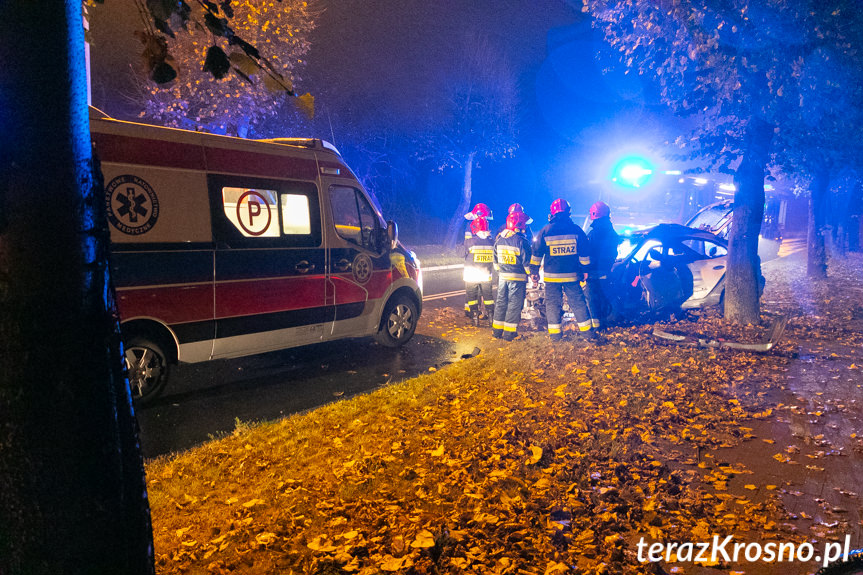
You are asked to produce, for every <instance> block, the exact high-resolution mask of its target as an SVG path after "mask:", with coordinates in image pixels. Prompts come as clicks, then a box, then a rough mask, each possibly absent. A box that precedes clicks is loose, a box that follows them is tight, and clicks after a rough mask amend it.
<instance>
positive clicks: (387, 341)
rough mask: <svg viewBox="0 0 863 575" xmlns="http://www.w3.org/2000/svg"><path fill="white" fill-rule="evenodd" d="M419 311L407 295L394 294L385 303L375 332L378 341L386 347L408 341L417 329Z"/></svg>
mask: <svg viewBox="0 0 863 575" xmlns="http://www.w3.org/2000/svg"><path fill="white" fill-rule="evenodd" d="M418 319H419V311H418V310H417V306H416V304H415V303H414V302H413V300H411V299H410V298H409V297H407V296H404V295H400V296H396V297H395V298H393V299H392V300H390V301H389V303H387V306H386V308H385V309H384V315H383V318H382V319H381V328H380V331H378V334H377V340H378V343H380V344H381V345H383V346H386V347H398V346H400V345H403V344H405V343H407V342H408V340H409V339H410V338H411V337H413V335H414V332H415V331H416V329H417V320H418Z"/></svg>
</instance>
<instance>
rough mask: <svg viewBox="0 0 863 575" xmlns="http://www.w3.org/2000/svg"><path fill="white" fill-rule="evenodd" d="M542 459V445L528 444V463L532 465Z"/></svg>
mask: <svg viewBox="0 0 863 575" xmlns="http://www.w3.org/2000/svg"><path fill="white" fill-rule="evenodd" d="M540 459H542V447H537V446H536V445H531V446H530V457H529V458H528V460H527V464H528V465H533V464H534V463H536V462H538V461H539V460H540Z"/></svg>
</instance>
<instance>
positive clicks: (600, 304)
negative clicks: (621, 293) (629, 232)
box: [586, 202, 620, 329]
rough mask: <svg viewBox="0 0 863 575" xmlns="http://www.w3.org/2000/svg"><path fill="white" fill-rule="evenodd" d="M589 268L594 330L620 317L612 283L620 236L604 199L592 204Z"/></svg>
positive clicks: (588, 292)
mask: <svg viewBox="0 0 863 575" xmlns="http://www.w3.org/2000/svg"><path fill="white" fill-rule="evenodd" d="M590 220H591V221H590V230H589V231H588V232H587V240H588V244H589V245H590V269H589V270H588V272H587V292H586V295H587V307H588V309H589V310H590V318H591V323H592V327H593V328H594V329H602V328H604V327H606V325H607V324H608V323H609V322H611V321H616V320H617V319H618V318H619V317H620V304H619V299H618V297H617V293H616V292H615V290H614V287H613V285H612V282H611V266H612V265H614V261H615V260H616V259H617V246H618V244H620V236H618V235H617V232H615V231H614V227H613V226H612V225H611V210H610V209H609V207H608V204H606V203H605V202H596V203H595V204H593V205H592V206H590Z"/></svg>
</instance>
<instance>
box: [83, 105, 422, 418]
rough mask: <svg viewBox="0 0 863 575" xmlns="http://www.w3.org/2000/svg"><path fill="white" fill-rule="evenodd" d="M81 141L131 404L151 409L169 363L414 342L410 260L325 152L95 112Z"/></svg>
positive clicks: (290, 141) (372, 205) (414, 265)
mask: <svg viewBox="0 0 863 575" xmlns="http://www.w3.org/2000/svg"><path fill="white" fill-rule="evenodd" d="M90 126H91V134H92V139H93V143H94V146H95V151H96V155H97V156H98V158H99V160H100V161H101V167H102V173H103V175H104V178H105V208H106V212H107V219H108V225H109V228H110V235H111V270H112V276H113V281H114V286H115V289H116V294H117V307H118V310H119V315H120V322H121V332H122V335H123V341H124V345H125V354H126V363H127V367H128V371H129V382H130V385H131V389H132V394H133V397H135V398H136V400H137V401H139V402H146V401H147V400H151V399H153V398H155V397H156V396H158V395H159V394H160V393H161V392H162V391H163V389H164V388H165V386H166V385H167V383H168V379H169V373H170V371H171V368H172V366H174V365H176V364H177V363H179V362H184V363H195V362H202V361H208V360H213V359H220V358H233V357H241V356H247V355H252V354H258V353H263V352H268V351H273V350H278V349H285V348H291V347H297V346H304V345H308V344H313V343H317V342H323V341H330V340H337V339H345V338H355V337H364V336H374V337H375V338H376V339H377V341H378V342H380V344H381V345H384V346H388V347H397V346H400V345H403V344H404V343H406V342H407V341H408V340H410V339H411V337H412V336H413V334H414V330H415V329H416V325H417V321H418V319H419V316H420V312H421V310H422V272H421V270H420V264H419V261H418V260H417V258H416V256H415V255H414V254H413V253H412V252H411V251H410V250H408V249H406V248H405V247H404V246H403V245H402V244H401V243H400V242H399V240H398V232H397V226H396V224H395V223H394V222H392V221H385V220H384V218H383V217H382V215H381V209H380V206H379V204H378V202H377V200H376V199H375V197H374V196H373V195H372V194H371V193H369V192H368V191H367V190H365V189H364V188H363V186H362V185H361V184H360V183H359V181H358V180H357V178H356V176H355V175H354V174H353V172H352V171H351V170H350V168H349V167H348V166H347V164H345V162H344V161H343V160H342V158H341V156H340V155H339V153H338V151H337V150H336V149H335V148H334V147H333V146H332V145H331V144H329V143H328V142H325V141H322V140H318V139H311V138H309V139H305V138H278V139H270V140H246V139H242V138H232V137H227V136H217V135H213V134H205V133H199V132H192V131H186V130H177V129H172V128H163V127H157V126H150V125H145V124H137V123H132V122H125V121H119V120H115V119H112V118H109V117H107V116H106V115H105V114H103V113H101V112H99V111H98V110H95V109H91V112H90ZM346 345H350V344H349V343H346Z"/></svg>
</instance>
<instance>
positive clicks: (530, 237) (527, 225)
mask: <svg viewBox="0 0 863 575" xmlns="http://www.w3.org/2000/svg"><path fill="white" fill-rule="evenodd" d="M513 212H521V213H523V214H525V215H527V214H526V212H525V211H524V207H522V205H521V204H519V203H518V202H516V203H514V204H512V205H510V206H509V208H508V209H507V210H506V215H509V214H511V213H513ZM532 223H533V218H531V217H530V216H527V221H526V222H525V224H524V235H525V236H526V237H527V239H528V241H530V242H532V241H533V232H532V231H530V224H532ZM505 229H506V222H504V223H503V225H502V226H501V227H500V228H498V230H497V233H496V234H495V235H494V239H497V237H498V236H499V235H500V234H502V233H503V231H504V230H505Z"/></svg>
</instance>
